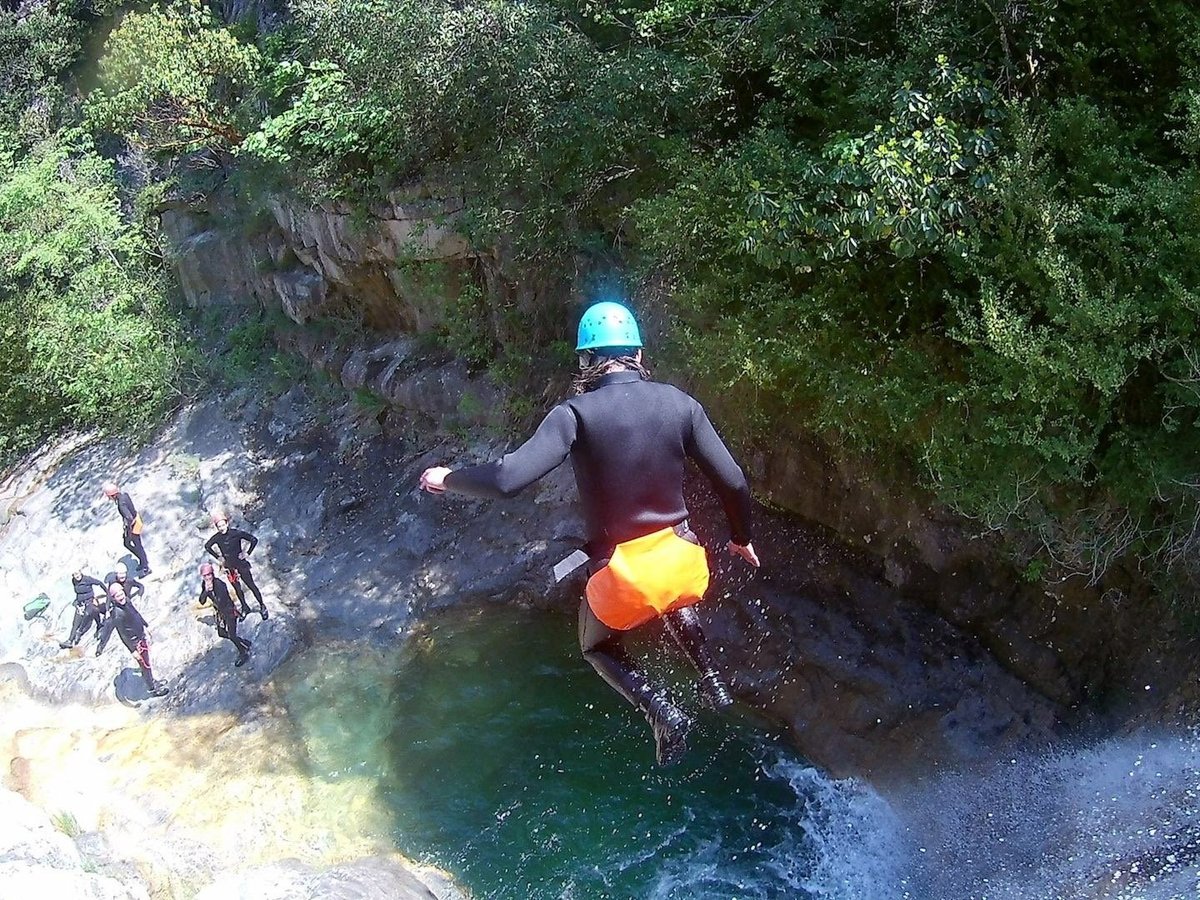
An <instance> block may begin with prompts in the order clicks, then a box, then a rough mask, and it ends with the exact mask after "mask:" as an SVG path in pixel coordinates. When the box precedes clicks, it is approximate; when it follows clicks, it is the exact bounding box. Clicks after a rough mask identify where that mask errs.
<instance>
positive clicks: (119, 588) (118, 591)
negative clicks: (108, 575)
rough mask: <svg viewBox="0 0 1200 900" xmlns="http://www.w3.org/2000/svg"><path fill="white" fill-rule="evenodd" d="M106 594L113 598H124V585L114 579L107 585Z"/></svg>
mask: <svg viewBox="0 0 1200 900" xmlns="http://www.w3.org/2000/svg"><path fill="white" fill-rule="evenodd" d="M108 596H110V597H112V598H113V599H114V600H115V599H116V598H117V597H121V598H124V597H125V585H123V584H121V582H119V581H114V582H113V583H112V584H110V585H109V586H108Z"/></svg>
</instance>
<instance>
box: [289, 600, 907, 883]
mask: <svg viewBox="0 0 1200 900" xmlns="http://www.w3.org/2000/svg"><path fill="white" fill-rule="evenodd" d="M657 647H658V645H657V644H656V643H655V642H650V643H649V644H648V646H647V647H645V648H643V649H644V650H646V651H648V652H649V653H650V658H649V662H650V665H651V666H652V668H654V669H655V670H656V673H657V674H658V675H659V676H661V677H665V678H670V679H673V680H675V683H676V687H677V689H678V693H679V696H680V697H681V698H683V699H684V701H685V705H689V707H690V708H691V709H692V711H693V712H695V713H696V714H697V715H698V717H699V724H698V727H697V729H696V730H695V731H694V732H693V734H692V737H691V739H690V741H689V746H690V750H689V753H688V755H687V757H686V758H685V760H684V761H683V763H682V764H680V765H678V766H676V767H673V768H670V769H665V770H664V769H659V768H657V767H656V766H655V765H654V750H653V742H652V740H651V737H650V731H649V728H648V726H647V725H646V724H645V722H644V721H642V720H641V718H640V717H639V716H638V715H637V714H636V713H635V712H634V710H633V709H632V708H630V707H629V706H628V705H627V704H626V703H625V702H624V701H623V700H622V699H621V698H620V697H618V696H617V695H616V694H615V693H614V692H613V691H612V690H611V689H610V688H608V687H607V685H605V684H604V683H603V682H602V681H601V680H600V678H599V677H598V676H596V675H595V674H594V673H593V672H592V671H591V668H590V667H589V666H588V665H587V664H586V663H585V662H584V661H583V660H582V658H581V657H580V656H579V654H578V649H577V647H576V640H575V624H574V620H573V617H568V616H565V615H561V614H555V613H545V612H532V611H520V610H513V609H509V608H504V607H489V608H485V609H481V610H475V611H461V610H458V611H448V612H446V613H444V614H441V615H439V617H438V618H437V619H435V620H434V621H431V622H429V623H427V624H426V625H425V626H424V627H423V628H422V629H421V630H420V631H419V632H418V633H417V634H415V635H413V636H412V637H411V638H409V639H408V640H407V641H405V642H404V643H403V644H402V645H401V646H399V647H398V648H396V649H394V650H390V651H384V650H376V651H371V650H365V649H364V648H363V647H362V646H361V645H352V646H348V647H319V648H314V649H313V650H310V651H308V652H306V653H305V654H303V655H302V656H300V657H299V658H297V659H296V660H295V661H293V663H291V664H290V666H289V667H288V669H286V670H285V671H284V672H283V673H282V677H281V679H280V686H281V687H282V688H283V691H282V694H283V696H284V699H285V703H286V705H287V707H288V713H289V717H290V718H291V720H292V721H293V723H294V724H295V726H296V727H297V729H298V732H299V736H300V738H301V739H302V740H303V741H304V743H305V745H306V747H307V751H308V758H309V760H310V764H311V766H312V771H313V775H314V777H318V778H327V779H337V778H345V777H356V778H367V779H370V780H371V782H373V783H374V785H375V788H374V789H375V790H376V791H377V793H378V797H377V799H378V800H379V801H380V803H381V804H382V805H383V806H384V807H385V808H386V809H387V810H388V812H389V816H390V821H391V823H392V834H391V838H392V840H393V841H394V843H395V846H396V847H397V849H399V850H400V851H402V852H404V853H405V854H407V855H409V856H412V857H415V858H417V859H422V860H425V861H428V862H431V863H434V864H436V865H438V866H441V867H442V868H445V869H447V870H448V871H450V872H451V873H452V874H453V875H454V876H455V877H456V878H457V879H458V881H459V883H460V884H462V885H464V886H465V887H466V888H468V889H469V890H470V891H471V892H472V893H473V894H474V896H476V897H480V898H485V897H486V898H513V900H534V898H589V900H591V898H597V900H598V898H663V900H667V898H684V897H686V898H691V900H695V898H708V897H712V898H780V897H788V898H793V897H794V898H808V897H813V898H846V900H849V898H856V897H863V898H880V900H886V898H889V897H898V896H901V895H902V894H901V892H900V891H899V890H898V889H897V887H896V885H897V881H898V880H897V878H896V877H895V874H894V872H893V871H892V865H893V860H894V859H895V858H896V856H897V853H896V848H895V846H894V844H893V840H892V838H891V837H890V835H893V834H894V833H895V831H896V829H895V828H894V823H893V822H892V821H891V820H890V812H889V811H888V809H887V807H886V805H885V804H883V802H882V801H881V800H879V799H878V798H877V797H875V795H874V794H872V793H870V792H869V791H867V790H866V789H863V788H860V787H859V786H857V785H856V784H855V783H853V782H834V781H830V780H829V779H826V778H825V777H824V776H822V775H821V774H820V773H819V772H817V771H816V770H814V769H812V768H810V767H808V766H806V765H805V764H804V762H803V761H802V760H800V759H798V758H796V757H795V756H793V755H792V754H791V753H790V751H789V750H788V749H787V748H786V747H785V746H783V745H782V743H781V742H780V741H778V740H777V739H775V738H773V737H772V736H771V735H769V734H767V733H765V732H764V731H763V730H762V729H761V728H759V727H757V726H755V725H754V724H753V723H750V722H748V721H743V720H740V719H739V718H738V717H736V715H735V716H732V717H731V716H728V715H717V714H715V713H710V712H707V711H701V710H699V708H698V704H697V703H696V702H695V695H694V689H692V686H691V683H690V681H687V680H683V681H679V680H678V679H675V676H674V673H673V671H672V666H673V665H675V664H678V662H677V660H675V659H674V657H673V656H670V655H668V656H665V657H663V656H661V655H660V653H661V650H658V651H656V649H655V648H657ZM680 674H681V675H683V674H686V672H683V671H682V670H681V673H680Z"/></svg>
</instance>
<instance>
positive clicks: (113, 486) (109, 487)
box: [100, 481, 120, 497]
mask: <svg viewBox="0 0 1200 900" xmlns="http://www.w3.org/2000/svg"><path fill="white" fill-rule="evenodd" d="M100 490H102V491H104V496H105V497H115V496H117V492H118V491H119V490H120V488H118V487H117V483H116V482H115V481H106V482H104V484H102V485H100Z"/></svg>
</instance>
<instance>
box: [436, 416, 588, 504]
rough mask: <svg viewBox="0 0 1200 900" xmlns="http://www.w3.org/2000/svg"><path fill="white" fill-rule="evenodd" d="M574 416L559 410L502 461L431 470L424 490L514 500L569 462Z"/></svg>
mask: <svg viewBox="0 0 1200 900" xmlns="http://www.w3.org/2000/svg"><path fill="white" fill-rule="evenodd" d="M576 426H577V423H576V420H575V414H574V413H573V412H571V410H570V409H569V408H568V407H566V406H556V407H554V409H552V410H550V414H549V415H547V416H546V418H545V419H543V420H542V424H541V425H539V426H538V429H537V431H535V432H534V433H533V437H531V438H530V439H529V440H527V441H526V442H525V443H524V444H522V445H521V446H520V447H518V448H517V449H516V450H514V451H513V452H512V453H508V454H506V455H505V456H503V457H502V458H500V459H498V460H496V461H494V462H490V463H483V464H482V465H478V466H467V467H465V468H462V469H451V468H447V467H446V466H432V467H431V468H428V469H426V470H425V471H424V472H422V473H421V488H422V489H423V490H426V491H428V492H429V493H431V494H441V493H444V492H446V491H451V492H453V493H455V494H466V495H467V496H468V497H486V498H490V499H499V498H506V497H515V496H516V495H517V494H519V493H520V492H521V491H523V490H524V489H525V488H527V487H529V485H531V484H533V483H534V482H535V481H537V480H538V479H539V478H541V477H542V476H543V475H546V474H548V473H549V472H552V471H553V470H554V469H555V468H557V467H558V466H559V464H561V463H562V461H563V460H564V459H566V458H567V454H568V453H570V452H571V445H572V444H574V443H575V432H576Z"/></svg>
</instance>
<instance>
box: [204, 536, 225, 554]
mask: <svg viewBox="0 0 1200 900" xmlns="http://www.w3.org/2000/svg"><path fill="white" fill-rule="evenodd" d="M220 536H221V533H220V532H219V531H218V532H217V533H216V534H214V535H213V536H212V537H210V538H209V539H208V541H207V543H205V545H204V549H205V550H207V551H208V554H209V556H211V557H212V558H213V559H224V558H225V556H224V554H222V553H221V551H220V550H218V549H217V538H219V537H220Z"/></svg>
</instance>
